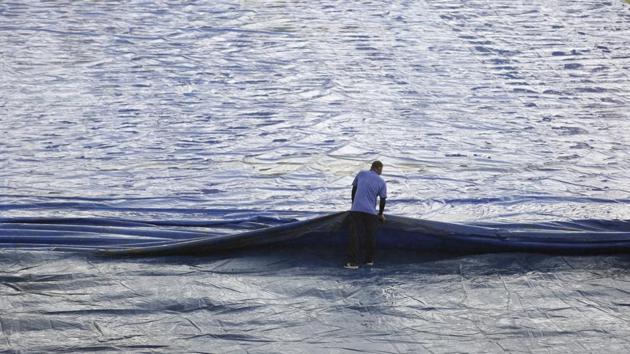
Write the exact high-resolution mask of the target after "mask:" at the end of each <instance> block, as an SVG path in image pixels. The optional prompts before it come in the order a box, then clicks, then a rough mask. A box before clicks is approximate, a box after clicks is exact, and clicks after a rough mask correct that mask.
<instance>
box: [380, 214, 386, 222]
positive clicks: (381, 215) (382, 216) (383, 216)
mask: <svg viewBox="0 0 630 354" xmlns="http://www.w3.org/2000/svg"><path fill="white" fill-rule="evenodd" d="M378 221H380V222H381V223H383V224H384V223H385V215H383V214H378Z"/></svg>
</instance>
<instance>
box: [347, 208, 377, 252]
mask: <svg viewBox="0 0 630 354" xmlns="http://www.w3.org/2000/svg"><path fill="white" fill-rule="evenodd" d="M377 227H378V217H377V216H376V215H373V214H368V213H361V212H355V211H351V212H350V240H349V242H348V262H350V263H355V264H357V263H358V260H359V249H360V246H361V244H365V262H366V263H367V262H374V251H375V249H376V228H377Z"/></svg>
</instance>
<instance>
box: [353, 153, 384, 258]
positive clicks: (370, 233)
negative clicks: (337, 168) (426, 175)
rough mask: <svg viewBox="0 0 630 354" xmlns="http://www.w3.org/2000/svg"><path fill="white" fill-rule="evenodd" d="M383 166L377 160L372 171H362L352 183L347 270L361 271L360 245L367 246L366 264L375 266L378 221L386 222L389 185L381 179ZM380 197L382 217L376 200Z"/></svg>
mask: <svg viewBox="0 0 630 354" xmlns="http://www.w3.org/2000/svg"><path fill="white" fill-rule="evenodd" d="M382 172H383V163H382V162H380V161H374V162H373V163H372V167H371V168H370V170H369V171H361V172H359V174H357V176H356V177H355V178H354V181H353V182H352V208H351V209H350V240H349V242H348V262H347V263H346V265H345V267H346V268H349V269H357V268H359V265H358V261H359V259H358V258H359V244H360V243H361V239H363V240H364V241H365V243H366V255H365V264H366V265H368V266H372V265H373V264H374V251H375V249H376V228H377V226H378V222H379V221H381V222H385V215H383V211H385V200H386V199H387V185H386V183H385V180H383V178H381V173H382ZM377 196H378V197H379V198H380V204H379V210H378V214H377V213H376V197H377Z"/></svg>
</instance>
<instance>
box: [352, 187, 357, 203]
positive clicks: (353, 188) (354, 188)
mask: <svg viewBox="0 0 630 354" xmlns="http://www.w3.org/2000/svg"><path fill="white" fill-rule="evenodd" d="M355 194H357V186H356V185H353V186H352V203H354V196H355Z"/></svg>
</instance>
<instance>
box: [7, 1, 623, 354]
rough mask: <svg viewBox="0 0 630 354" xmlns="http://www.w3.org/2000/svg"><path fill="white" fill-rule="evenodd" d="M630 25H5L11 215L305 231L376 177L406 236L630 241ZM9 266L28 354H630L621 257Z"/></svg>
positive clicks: (84, 21) (286, 20) (154, 13)
mask: <svg viewBox="0 0 630 354" xmlns="http://www.w3.org/2000/svg"><path fill="white" fill-rule="evenodd" d="M629 20H630V8H629V6H628V4H626V3H624V2H623V1H621V0H619V1H609V2H601V1H587V0H584V1H574V2H560V1H531V2H519V1H517V2H514V1H505V0H498V1H464V0H459V1H456V0H441V1H414V2H412V1H386V2H371V1H361V2H352V3H350V2H348V3H338V2H333V1H319V2H312V1H309V2H283V1H273V2H271V1H267V2H258V1H240V2H228V1H219V2H214V1H211V2H203V1H196V2H190V3H186V4H181V3H179V2H169V1H159V2H155V3H149V2H142V1H131V2H125V3H119V2H114V1H103V2H97V3H94V2H74V1H73V2H61V1H59V2H54V3H51V2H44V1H41V2H39V1H26V2H4V3H2V4H0V134H1V138H0V166H1V168H0V211H1V213H2V216H3V217H7V218H13V217H24V216H28V217H31V216H32V217H87V216H94V217H123V218H127V219H140V220H141V219H157V220H164V219H167V220H180V221H181V220H189V221H199V220H219V221H220V220H226V219H233V218H240V217H250V216H252V215H256V216H269V217H274V218H280V219H292V218H296V219H304V218H308V217H311V216H313V215H318V214H321V213H327V212H334V211H342V210H345V209H347V208H348V204H349V193H350V191H349V188H348V187H349V184H350V183H351V181H352V178H353V176H354V174H355V173H356V172H357V171H358V170H360V169H362V168H367V167H368V163H369V161H371V160H373V159H377V158H378V159H381V160H382V161H383V162H384V163H385V170H384V177H385V179H386V180H387V181H388V183H389V192H390V193H389V194H390V201H389V204H388V211H389V212H390V213H392V214H397V215H403V216H409V217H415V218H427V219H432V220H441V221H457V222H470V221H475V222H477V221H493V222H494V221H513V222H524V221H528V222H530V221H531V222H540V221H548V220H574V219H582V218H598V219H628V215H630V207H629V206H630V203H629V202H628V201H629V200H630V199H629V195H630V193H629V191H630V185H629V184H628V181H629V180H630V178H629V177H630V175H629V172H628V171H630V168H629V167H630V158H629V157H628V153H627V152H628V151H629V148H630V139H629V138H628V133H629V132H630V131H629V130H630V129H629V125H628V123H627V122H628V119H630V113H629V112H630V110H629V109H628V107H630V89H629V87H630V78H629V76H628V69H630V45H629V44H630V43H628V41H629V38H630V21H629ZM197 231H206V229H204V228H198V230H197ZM1 253H2V259H3V261H2V262H3V263H4V266H3V267H2V270H1V272H2V273H0V276H2V277H3V278H2V279H3V280H2V284H3V285H4V286H3V287H0V294H1V295H2V296H1V298H2V300H0V320H1V321H0V329H1V330H2V338H0V343H1V344H0V349H3V350H5V351H7V352H11V351H14V350H15V351H17V350H25V351H77V352H81V351H85V350H88V349H91V350H96V349H104V350H111V351H117V350H119V351H129V350H134V348H135V350H137V351H150V350H155V351H163V352H172V351H198V352H228V351H230V350H234V351H244V350H250V351H259V352H274V351H280V352H287V351H291V352H299V351H304V352H307V351H308V352H312V351H313V350H316V349H317V350H318V351H322V352H325V351H327V350H329V351H335V352H337V351H342V350H348V351H350V350H351V349H361V350H371V351H375V352H378V351H380V352H422V351H426V352H430V351H434V352H451V351H452V352H471V351H472V352H488V351H503V350H508V351H525V352H528V351H541V352H542V351H554V350H555V349H559V350H560V351H567V352H575V351H578V352H579V351H596V350H598V349H601V348H604V347H608V348H609V349H611V350H612V351H618V352H621V351H627V350H628V348H627V347H628V344H627V342H626V339H625V338H626V337H627V335H628V333H627V329H626V327H627V321H626V317H627V316H626V313H625V312H626V310H625V308H626V307H627V306H626V304H625V301H624V300H623V296H624V295H625V294H627V291H629V290H630V289H628V286H627V277H628V276H627V274H626V272H625V270H624V269H626V268H627V267H626V261H627V260H626V259H625V257H594V258H576V259H569V260H568V261H567V258H561V257H545V256H536V255H527V256H523V255H521V256H513V255H495V256H491V255H486V256H479V257H467V258H461V259H450V260H445V261H442V260H418V259H414V258H413V257H412V258H410V259H409V260H408V261H407V262H406V263H405V262H403V263H402V264H401V263H400V262H397V259H396V258H395V257H388V256H387V255H382V256H383V257H384V260H385V264H383V265H380V266H379V268H377V269H375V270H373V271H371V272H368V271H365V272H364V271H361V272H359V273H355V274H352V273H350V274H348V273H346V272H344V271H342V270H341V269H339V267H338V263H339V262H340V260H339V259H337V258H340V257H341V256H340V255H336V256H333V255H326V256H325V258H324V260H321V259H319V258H318V257H313V256H308V255H307V256H305V257H306V259H305V260H304V261H303V263H300V262H299V260H296V259H294V258H293V257H292V255H284V254H282V253H280V254H270V255H253V254H243V255H242V258H241V257H228V258H227V259H225V258H221V259H215V258H213V257H210V258H207V259H196V258H183V260H180V259H178V260H177V261H174V262H175V264H172V263H171V262H173V261H172V260H170V259H169V260H165V259H161V258H156V259H148V260H147V259H144V260H130V261H127V260H123V261H121V260H103V259H97V260H94V259H92V258H91V257H90V256H84V255H69V254H64V253H61V254H60V253H54V252H50V253H46V252H41V251H25V250H7V249H5V250H2V251H1ZM337 256H338V257H337ZM326 257H327V258H326ZM512 257H515V258H512ZM522 259H526V261H525V263H526V265H525V266H523V267H521V268H519V269H518V270H517V271H515V272H513V273H510V274H508V275H504V274H503V273H501V272H502V270H503V267H504V263H505V262H508V263H510V262H517V263H518V262H519V260H522ZM532 259H533V260H535V261H531V260H532ZM565 261H566V262H565ZM575 262H577V263H578V264H579V266H577V267H574V266H570V265H575ZM51 263H52V264H54V266H53V267H51V268H48V267H46V265H48V264H51ZM471 263H474V264H477V263H480V264H483V268H484V269H486V268H487V273H486V270H484V271H483V272H482V273H481V274H479V273H474V272H473V273H474V275H473V276H472V280H470V279H467V278H466V277H463V278H462V275H461V274H455V275H449V276H441V275H440V274H441V272H442V271H444V272H446V273H449V272H450V273H456V271H455V270H456V269H459V268H458V267H465V265H466V264H471ZM234 264H237V265H241V266H239V267H236V268H235V269H236V270H234V271H232V270H231V269H233V268H231V267H232V265H234ZM510 264H511V263H510ZM562 264H569V265H562ZM225 267H227V268H225ZM208 268H210V269H215V268H216V269H217V271H216V272H209V271H208ZM173 269H176V270H173ZM177 269H179V271H177ZM225 269H230V270H229V271H225ZM272 271H273V272H274V273H276V274H277V275H275V276H269V275H268V272H272ZM173 272H174V273H173ZM450 273H449V274H450ZM464 274H465V271H464ZM208 275H210V279H208ZM84 278H87V279H89V281H86V282H84V283H83V282H81V281H78V283H77V280H79V279H84ZM24 279H26V280H24ZM55 279H56V280H55ZM164 279H170V280H169V281H168V282H165V283H162V282H161V281H162V280H164ZM24 281H26V283H24ZM130 283H131V284H133V285H129V284H130ZM111 284H119V285H120V286H118V285H116V286H111ZM160 284H161V285H160ZM174 284H175V285H174ZM392 284H393V285H392ZM471 284H474V286H472V287H471ZM484 284H488V285H487V286H488V288H487V289H486V288H485V285H484ZM226 287H236V288H237V289H236V290H234V294H238V296H236V297H235V298H230V297H229V296H228V295H226V293H227V294H229V293H230V291H227V290H225V289H226ZM284 287H287V290H286V292H284V291H281V290H278V289H282V288H284ZM427 288H428V289H431V290H430V292H429V293H426V291H427ZM38 289H40V290H38ZM182 289H189V290H186V291H189V292H188V293H187V295H186V296H183V295H182V294H181V292H182V291H184V290H182ZM328 289H330V291H331V292H332V293H333V294H334V295H330V294H327V292H326V290H328ZM388 289H389V290H388ZM453 289H460V290H459V292H458V291H455V292H453ZM462 289H463V290H462ZM388 291H390V292H389V293H388ZM532 292H534V293H535V295H536V296H533V294H532ZM53 295H54V296H53ZM429 295H430V299H429V298H423V296H427V297H429ZM224 296H228V297H227V299H228V300H225V302H229V303H231V304H236V305H234V306H228V307H227V309H226V310H225V312H224V313H222V312H221V311H223V310H222V309H223V307H221V306H219V305H216V303H214V304H215V305H212V304H213V302H212V301H216V299H217V298H222V297H224ZM407 296H408V297H410V298H409V299H421V301H420V302H418V303H420V304H425V305H421V306H419V307H418V305H414V303H407V302H406V301H411V300H409V299H407V298H406V297H407ZM438 297H439V298H445V299H446V300H444V301H445V302H446V303H441V304H440V302H441V300H438ZM451 297H455V298H454V299H453V298H451ZM495 297H496V298H495ZM392 298H393V299H397V300H396V301H393V300H392ZM209 299H215V300H212V301H210V300H209ZM401 299H407V300H401ZM449 299H450V300H449ZM488 299H495V300H496V301H492V302H491V303H490V302H488ZM523 299H526V300H523ZM533 299H537V300H536V301H535V302H534V300H533ZM530 300H531V301H532V302H529V301H530ZM401 301H402V303H401ZM414 301H415V300H414ZM518 301H520V302H518ZM523 301H526V304H523ZM156 302H157V303H158V305H155V304H156ZM436 302H438V303H437V304H436ZM470 302H472V304H471V303H470ZM111 303H115V304H118V305H120V307H121V308H123V309H125V311H127V310H128V311H130V312H129V313H130V314H131V315H129V316H127V315H123V314H121V313H118V312H116V311H114V312H112V313H111V314H108V313H105V312H103V311H105V310H104V309H107V308H112V306H110V305H108V304H111ZM190 304H201V305H199V306H197V305H194V306H193V305H190ZM204 304H205V305H204ZM221 304H222V303H221ZM240 304H244V305H240ZM498 304H500V305H498ZM189 306H190V307H189ZM213 306H214V307H213ZM519 306H520V307H519ZM55 307H59V308H60V310H55V309H53V308H55ZM234 307H236V308H237V309H236V310H234ZM114 308H118V307H114ZM427 308H430V309H431V310H430V311H428V310H427ZM209 309H212V310H209ZM374 309H376V310H374ZM66 311H69V312H66ZM337 311H338V312H339V314H337V313H336V312H337ZM186 313H189V314H191V316H192V317H195V318H190V317H191V316H187V315H183V314H186ZM217 313H218V314H217ZM287 313H293V314H294V315H295V317H293V318H291V319H289V320H286V321H288V322H290V323H291V325H287V322H283V321H284V320H285V318H283V317H284V315H283V314H287ZM409 313H411V315H410V314H409ZM454 313H456V314H454ZM385 314H386V315H385ZM216 317H219V319H217V318H216ZM278 317H281V318H280V319H278ZM322 317H323V319H322ZM35 318H36V319H35ZM42 318H43V319H44V320H42ZM593 318H594V319H595V320H593ZM346 319H347V320H346ZM462 319H463V320H462ZM31 320H33V321H34V322H31ZM38 321H39V322H38ZM31 323H34V324H31ZM275 325H277V326H278V327H277V328H278V329H276V327H274V326H275ZM426 327H428V328H430V329H429V330H424V328H426ZM281 328H289V329H286V330H282V329H281ZM332 328H337V329H332ZM344 328H345V329H344ZM517 328H518V329H517ZM59 333H63V334H64V335H66V334H67V337H70V338H73V340H71V341H68V342H66V343H58V344H51V343H52V342H51V339H52V338H56V336H58V335H59ZM165 333H173V334H172V335H171V334H165ZM304 338H312V340H311V341H308V340H304ZM408 338H409V339H408ZM175 339H177V340H175ZM156 343H157V344H156ZM261 343H263V344H261ZM366 343H369V344H366ZM152 345H156V347H155V348H153V347H152Z"/></svg>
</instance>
